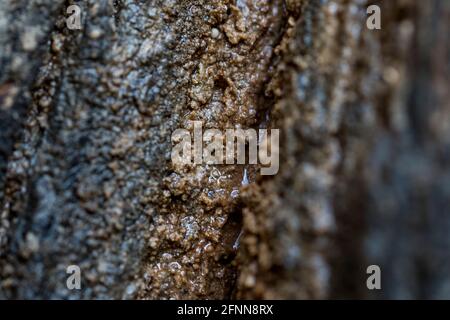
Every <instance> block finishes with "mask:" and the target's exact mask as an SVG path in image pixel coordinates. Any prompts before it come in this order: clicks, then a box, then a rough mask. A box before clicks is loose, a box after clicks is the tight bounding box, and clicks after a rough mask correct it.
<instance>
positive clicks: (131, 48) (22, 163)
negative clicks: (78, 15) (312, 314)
mask: <svg viewBox="0 0 450 320" xmlns="http://www.w3.org/2000/svg"><path fill="white" fill-rule="evenodd" d="M373 3H375V4H378V5H379V6H380V7H381V9H382V29H381V30H372V31H371V30H368V29H367V28H366V18H367V15H366V8H367V7H368V5H369V4H373ZM70 4H78V5H79V6H80V7H81V8H82V13H83V28H82V30H79V31H77V30H69V29H68V28H67V27H66V24H65V19H66V17H67V14H66V8H67V7H68V6H69V5H70ZM449 30H450V2H449V1H447V0H430V1H419V0H409V1H407V0H398V1H390V0H384V1H365V0H339V1H338V0H336V1H331V0H329V1H319V0H237V1H234V0H196V1H193V0H184V1H181V0H179V1H175V0H171V1H163V0H161V1H159V0H154V1H138V0H117V1H107V0H102V1H98V0H97V1H94V0H85V1H55V0H51V1H50V0H31V1H2V2H1V3H0V46H1V47H0V204H1V207H0V298H74V299H77V298H113V299H118V298H126V299H132V298H142V299H169V298H175V299H183V298H184V299H205V298H218V299H227V298H276V299H280V298H298V299H310V298H450V273H449V271H448V270H449V267H450V265H449V264H450V254H449V252H450V236H449V234H450V216H449V208H450V97H449V90H448V89H449V85H450V79H449V74H450V73H449V71H450V70H449V68H450V39H449ZM192 120H198V121H203V123H204V127H205V128H217V129H220V130H224V129H226V128H279V129H280V132H281V137H282V139H281V143H280V147H279V150H278V152H279V155H280V171H279V172H278V174H277V175H275V176H273V177H272V176H265V177H261V176H259V174H258V170H255V168H254V167H252V166H242V165H224V166H210V165H197V166H194V165H193V166H190V167H186V166H185V167H179V166H175V165H173V164H172V163H171V161H170V155H171V147H172V146H171V134H172V132H173V131H174V130H176V129H177V128H185V127H189V125H190V121H192ZM72 264H75V265H79V266H80V268H81V270H82V290H73V291H70V290H68V289H67V287H66V278H67V274H66V268H67V266H69V265H72ZM371 264H376V265H379V266H380V267H381V270H382V290H380V291H376V292H375V293H373V292H370V291H368V290H367V288H366V276H367V275H366V268H367V266H368V265H371Z"/></svg>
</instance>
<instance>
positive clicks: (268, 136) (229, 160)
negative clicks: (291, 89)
mask: <svg viewBox="0 0 450 320" xmlns="http://www.w3.org/2000/svg"><path fill="white" fill-rule="evenodd" d="M191 129H192V130H191V131H192V132H191V131H190V130H188V129H177V130H175V131H174V132H173V133H172V137H171V140H172V144H173V147H172V164H173V165H174V166H186V165H192V164H194V165H199V164H208V165H223V164H229V165H232V164H250V165H260V173H261V175H275V174H277V173H278V169H279V140H280V132H279V130H278V129H259V130H255V129H251V128H250V129H245V130H244V129H239V128H236V129H225V130H224V131H222V130H219V129H207V130H205V131H204V132H203V123H202V121H192V128H191ZM246 151H247V152H246Z"/></svg>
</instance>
